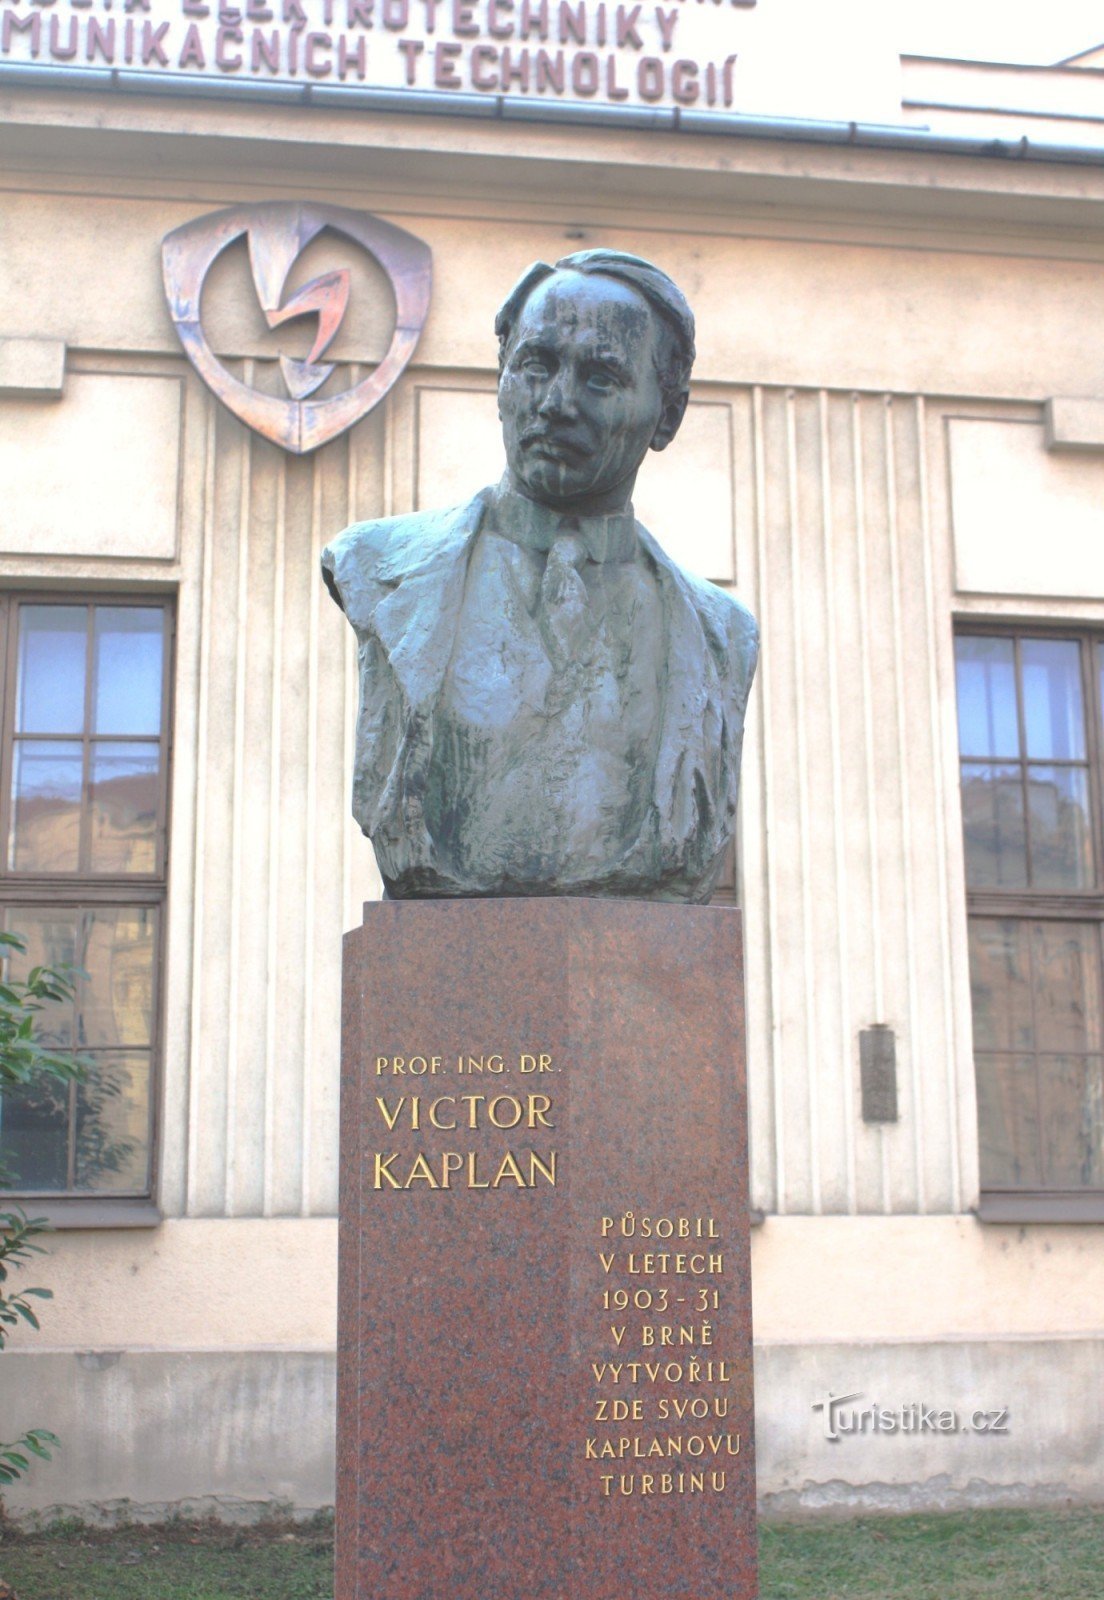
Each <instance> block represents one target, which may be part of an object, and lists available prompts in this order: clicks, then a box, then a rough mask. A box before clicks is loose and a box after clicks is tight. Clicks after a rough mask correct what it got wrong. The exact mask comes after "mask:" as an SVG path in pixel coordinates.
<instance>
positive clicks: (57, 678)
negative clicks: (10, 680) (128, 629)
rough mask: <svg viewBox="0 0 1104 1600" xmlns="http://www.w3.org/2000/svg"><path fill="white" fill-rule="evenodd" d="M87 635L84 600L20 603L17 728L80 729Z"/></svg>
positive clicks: (27, 730)
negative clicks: (73, 603)
mask: <svg viewBox="0 0 1104 1600" xmlns="http://www.w3.org/2000/svg"><path fill="white" fill-rule="evenodd" d="M87 641H88V611H87V608H86V607H85V606H20V608H19V669H18V676H17V684H16V691H15V728H16V732H17V733H77V734H79V733H81V732H83V730H84V671H85V657H86V650H87Z"/></svg>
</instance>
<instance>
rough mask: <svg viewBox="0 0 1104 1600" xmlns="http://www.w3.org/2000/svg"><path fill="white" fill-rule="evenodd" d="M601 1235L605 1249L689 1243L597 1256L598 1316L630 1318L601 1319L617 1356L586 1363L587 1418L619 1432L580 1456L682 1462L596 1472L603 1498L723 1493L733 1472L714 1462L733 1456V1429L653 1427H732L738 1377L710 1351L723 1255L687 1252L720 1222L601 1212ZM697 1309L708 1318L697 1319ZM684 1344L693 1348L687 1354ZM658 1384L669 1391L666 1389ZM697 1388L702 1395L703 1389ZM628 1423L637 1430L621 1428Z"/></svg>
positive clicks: (597, 1437)
mask: <svg viewBox="0 0 1104 1600" xmlns="http://www.w3.org/2000/svg"><path fill="white" fill-rule="evenodd" d="M599 1235H600V1238H601V1240H602V1242H603V1244H606V1245H607V1246H608V1245H609V1244H610V1242H611V1241H621V1240H625V1241H631V1242H632V1244H633V1245H634V1246H636V1245H637V1244H638V1243H639V1241H641V1240H647V1241H649V1242H650V1241H652V1240H663V1241H666V1240H672V1241H677V1242H678V1243H680V1244H683V1245H684V1246H685V1245H687V1244H688V1245H690V1248H689V1249H686V1248H683V1249H676V1250H654V1249H646V1250H640V1249H637V1248H633V1249H629V1250H622V1249H617V1248H605V1249H602V1248H600V1249H599V1250H598V1252H597V1255H598V1260H599V1263H600V1265H601V1268H602V1274H603V1280H604V1282H605V1284H606V1285H607V1286H606V1287H603V1289H602V1291H601V1298H600V1301H599V1306H600V1308H601V1310H602V1311H604V1312H607V1313H608V1312H610V1311H614V1312H620V1313H621V1314H622V1315H624V1316H627V1317H628V1318H630V1319H631V1320H627V1321H624V1322H609V1323H606V1327H607V1328H608V1330H609V1336H610V1338H611V1339H612V1341H613V1345H614V1351H613V1352H611V1354H612V1355H613V1356H614V1359H606V1360H600V1361H592V1362H591V1363H590V1370H591V1376H592V1378H593V1381H594V1384H595V1387H596V1389H597V1390H598V1393H597V1394H596V1395H595V1396H594V1398H593V1400H592V1406H593V1414H592V1417H591V1423H592V1425H595V1424H597V1425H599V1426H600V1425H602V1424H605V1425H606V1426H609V1427H614V1426H616V1427H617V1428H619V1429H620V1430H621V1431H620V1432H617V1433H611V1434H609V1435H607V1436H603V1435H602V1434H601V1433H598V1432H596V1433H593V1434H591V1435H589V1436H588V1437H586V1438H585V1439H584V1440H583V1449H582V1454H583V1459H584V1460H585V1461H596V1462H608V1461H616V1462H618V1463H619V1464H621V1465H624V1464H626V1463H629V1462H640V1461H648V1462H651V1461H654V1460H656V1459H657V1458H659V1459H661V1460H662V1461H664V1462H665V1463H666V1462H669V1461H670V1460H671V1459H672V1458H675V1459H679V1460H680V1461H685V1460H686V1458H689V1462H688V1465H689V1470H665V1471H659V1472H617V1473H612V1472H601V1473H599V1474H598V1475H597V1489H598V1493H599V1494H600V1496H601V1497H603V1498H606V1499H609V1498H614V1497H617V1498H621V1497H624V1498H626V1499H628V1498H630V1497H633V1496H637V1497H645V1496H650V1495H660V1496H666V1495H686V1494H723V1493H724V1492H725V1490H726V1488H727V1487H728V1485H729V1481H730V1470H729V1468H725V1469H724V1470H721V1462H722V1461H729V1462H731V1458H732V1457H735V1456H738V1455H739V1454H740V1449H741V1436H740V1434H739V1433H738V1432H736V1431H735V1430H733V1431H728V1430H727V1429H726V1431H725V1432H723V1433H720V1432H718V1433H714V1432H706V1431H701V1432H698V1431H694V1432H687V1433H681V1432H680V1433H665V1432H660V1431H659V1427H658V1425H659V1424H662V1423H665V1424H668V1425H669V1424H671V1423H672V1422H673V1423H676V1424H678V1423H684V1424H685V1423H689V1424H690V1426H691V1427H693V1426H694V1424H697V1425H698V1426H699V1427H700V1426H701V1424H703V1423H704V1424H705V1425H706V1427H707V1428H708V1426H709V1424H710V1423H711V1422H713V1421H714V1419H717V1420H720V1421H722V1422H728V1424H729V1427H731V1417H730V1413H731V1412H732V1409H733V1398H732V1394H731V1391H730V1388H729V1386H730V1385H731V1384H732V1383H734V1382H736V1381H737V1379H738V1376H739V1373H738V1371H737V1365H736V1363H734V1362H732V1361H730V1360H729V1359H728V1358H727V1357H724V1356H721V1355H719V1354H714V1350H713V1347H714V1345H715V1344H716V1341H717V1338H718V1332H719V1324H718V1323H717V1321H716V1320H715V1319H714V1318H713V1317H711V1316H709V1315H708V1314H709V1313H715V1312H716V1311H718V1310H719V1309H720V1306H721V1292H722V1291H721V1288H720V1286H719V1285H718V1284H717V1283H716V1280H717V1279H718V1278H721V1277H723V1274H724V1251H723V1249H709V1248H707V1249H701V1248H694V1244H695V1243H696V1242H697V1241H699V1240H701V1241H709V1242H710V1244H712V1243H713V1242H718V1243H719V1242H720V1239H721V1230H720V1228H719V1227H718V1225H717V1221H716V1219H715V1218H713V1217H694V1216H679V1215H673V1216H660V1217H653V1216H647V1215H639V1216H638V1215H637V1214H636V1213H635V1212H632V1211H626V1212H624V1213H623V1214H622V1215H621V1216H613V1217H610V1216H606V1217H602V1218H601V1219H600V1224H599ZM620 1275H624V1276H625V1277H628V1278H630V1279H634V1280H637V1281H635V1282H633V1283H632V1284H631V1285H629V1286H626V1287H619V1286H617V1284H616V1279H617V1277H618V1276H620ZM641 1276H644V1277H646V1278H649V1279H651V1280H652V1281H651V1283H650V1284H648V1285H647V1286H645V1285H642V1284H641V1283H640V1282H639V1278H640V1277H641ZM611 1277H612V1278H613V1280H614V1282H613V1284H610V1279H611ZM687 1277H694V1278H705V1279H706V1280H712V1281H706V1282H705V1283H697V1284H693V1285H691V1284H687V1283H680V1282H679V1280H680V1279H685V1278H687ZM657 1280H658V1281H657ZM672 1280H674V1281H672ZM634 1312H642V1313H644V1315H645V1316H646V1317H647V1318H648V1319H649V1320H643V1319H641V1320H640V1321H639V1322H638V1321H637V1320H636V1318H635V1317H634V1316H633V1313H634ZM657 1312H658V1313H659V1314H661V1315H662V1314H664V1313H666V1314H667V1315H668V1316H671V1317H672V1318H673V1319H677V1318H678V1317H679V1316H680V1315H685V1316H686V1318H687V1320H686V1321H678V1320H672V1321H669V1322H655V1321H652V1320H650V1319H651V1318H653V1317H654V1316H655V1315H656V1313H657ZM703 1313H705V1314H706V1316H705V1319H704V1320H699V1319H701V1318H702V1316H703ZM686 1347H689V1350H687V1354H686V1356H685V1357H681V1356H680V1357H679V1358H678V1359H672V1357H673V1356H674V1355H675V1352H676V1351H681V1350H683V1349H686ZM691 1350H692V1351H694V1352H695V1353H694V1354H690V1351H691ZM698 1352H701V1353H700V1354H699V1353H698ZM611 1385H612V1386H614V1387H613V1393H612V1394H611V1393H610V1392H609V1386H611ZM626 1389H627V1390H628V1394H626V1393H625V1390H626ZM665 1389H673V1390H675V1391H676V1392H675V1393H663V1391H664V1390H665ZM702 1389H706V1390H707V1391H708V1392H706V1393H702V1392H701V1391H702ZM634 1390H637V1391H641V1390H642V1391H643V1392H642V1393H641V1392H637V1393H634V1392H633V1391H634ZM688 1390H689V1392H687V1391H688ZM603 1391H604V1392H603ZM633 1423H639V1424H640V1425H641V1426H640V1427H639V1429H634V1430H633V1431H632V1432H628V1431H625V1430H626V1429H627V1428H629V1427H631V1426H632V1424H633ZM707 1467H708V1470H705V1469H706V1468H707ZM699 1468H700V1469H701V1470H697V1469H699Z"/></svg>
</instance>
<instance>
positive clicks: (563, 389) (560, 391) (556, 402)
mask: <svg viewBox="0 0 1104 1600" xmlns="http://www.w3.org/2000/svg"><path fill="white" fill-rule="evenodd" d="M577 409H578V408H577V406H576V403H575V386H574V384H573V383H572V381H571V378H570V376H569V375H568V374H567V373H566V372H564V371H563V370H562V369H561V370H560V371H559V372H557V373H555V374H554V376H553V377H552V378H551V379H550V380H549V383H548V387H547V388H546V389H545V391H544V394H543V395H542V396H541V401H540V405H539V407H538V410H539V411H540V414H541V416H543V417H573V416H574V415H575V413H576V411H577Z"/></svg>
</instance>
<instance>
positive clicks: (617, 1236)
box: [336, 898, 757, 1600]
mask: <svg viewBox="0 0 1104 1600" xmlns="http://www.w3.org/2000/svg"><path fill="white" fill-rule="evenodd" d="M743 1032H744V1030H743V976H742V967H741V939H740V917H739V913H738V912H737V911H735V910H733V909H731V908H727V907H706V906H702V907H695V906H685V905H661V904H653V903H646V902H641V901H611V900H598V899H566V898H555V899H532V900H521V899H517V900H446V901H440V900H438V901H426V902H418V901H399V902H384V903H382V904H373V905H369V906H366V907H365V922H364V926H363V927H361V928H358V929H356V930H355V931H354V932H352V933H350V934H348V935H347V937H346V942H345V967H344V1023H343V1067H342V1112H341V1117H342V1129H341V1162H342V1172H341V1222H340V1255H341V1258H340V1321H339V1393H338V1417H339V1422H338V1429H339V1432H338V1507H337V1517H338V1522H337V1540H338V1554H337V1590H336V1600H523V1597H524V1600H675V1597H684V1600H720V1597H722V1596H723V1597H725V1600H753V1597H754V1596H755V1594H756V1593H757V1589H756V1577H755V1475H754V1453H753V1448H752V1367H751V1311H750V1284H749V1267H748V1198H747V1178H746V1174H747V1124H746V1118H745V1109H744V1061H743Z"/></svg>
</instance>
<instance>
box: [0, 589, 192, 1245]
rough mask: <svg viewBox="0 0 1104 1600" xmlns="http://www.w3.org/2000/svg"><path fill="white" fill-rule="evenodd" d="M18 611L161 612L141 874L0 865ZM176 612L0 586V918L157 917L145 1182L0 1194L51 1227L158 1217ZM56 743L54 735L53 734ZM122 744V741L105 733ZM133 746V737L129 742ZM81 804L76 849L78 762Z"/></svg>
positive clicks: (159, 594)
mask: <svg viewBox="0 0 1104 1600" xmlns="http://www.w3.org/2000/svg"><path fill="white" fill-rule="evenodd" d="M25 605H50V606H67V605H68V606H78V605H79V606H82V607H84V608H85V610H86V611H88V612H91V611H92V610H94V608H95V607H97V606H103V607H113V608H121V607H133V608H135V609H142V608H144V609H147V610H148V609H151V608H156V609H157V610H159V611H160V612H161V613H162V618H163V623H162V629H163V631H162V639H163V642H164V648H163V651H162V661H161V721H160V726H159V729H158V734H157V738H158V748H159V750H160V752H161V762H160V772H159V775H158V796H157V804H158V824H157V834H156V846H155V861H156V870H155V871H153V872H148V873H140V872H134V873H129V874H128V873H120V872H115V873H104V872H92V871H83V872H82V871H81V870H80V865H79V862H78V867H77V870H75V871H72V872H46V871H42V870H36V871H30V872H28V871H19V870H16V869H13V868H10V867H8V866H7V851H8V841H9V836H10V835H9V829H10V826H11V818H12V806H13V800H12V775H13V768H14V761H15V746H16V734H15V721H16V688H17V679H18V647H19V627H18V616H19V607H20V606H25ZM87 639H88V645H87V648H88V651H89V653H90V652H91V650H92V648H93V630H92V627H91V623H89V624H88V626H87ZM176 642H177V608H176V595H175V593H174V592H170V591H165V590H161V589H159V590H156V591H152V592H151V591H147V590H144V589H143V590H135V589H124V590H115V589H113V588H104V589H102V590H101V589H100V588H99V587H97V588H95V589H80V590H74V589H69V588H60V587H59V588H39V587H35V588H27V589H23V588H11V587H4V588H0V914H3V913H5V912H8V911H9V909H10V908H12V907H22V906H35V907H37V906H56V907H58V908H59V909H60V908H62V907H67V906H68V907H72V906H75V907H79V908H85V907H100V906H117V907H119V908H126V907H151V908H155V909H156V911H157V913H158V915H157V933H156V950H155V954H154V963H153V1001H152V1016H151V1022H150V1045H149V1062H150V1084H149V1122H148V1137H149V1176H148V1184H147V1187H146V1189H145V1190H144V1191H143V1192H141V1193H129V1194H128V1193H123V1194H88V1193H75V1192H73V1191H68V1192H63V1193H58V1192H57V1191H56V1190H54V1191H43V1190H34V1189H18V1188H13V1189H2V1190H0V1206H3V1205H5V1204H7V1203H9V1202H11V1203H12V1204H15V1205H19V1206H22V1207H23V1209H24V1210H28V1211H33V1213H34V1215H35V1216H38V1217H44V1218H45V1219H46V1220H47V1221H48V1222H50V1223H51V1224H52V1225H53V1226H54V1227H56V1228H63V1229H68V1228H99V1227H150V1226H155V1225H156V1224H157V1223H159V1222H160V1221H161V1216H162V1213H161V1209H160V1206H159V1204H158V1200H157V1196H158V1192H159V1186H160V1165H161V1148H160V1146H161V1141H160V1138H159V1132H160V1127H161V1111H162V1102H163V1093H164V1085H163V1077H164V1074H163V1062H164V1045H165V980H166V954H167V945H168V895H169V838H170V826H171V808H172V765H173V709H174V707H173V686H174V683H175V677H176V670H175V669H176ZM91 693H92V675H91V673H90V672H86V680H85V697H86V698H85V713H84V728H83V730H82V734H81V743H82V748H83V751H84V752H85V756H86V757H87V749H88V745H89V743H90V741H91V739H92V730H91V727H90V725H89V704H90V698H91ZM58 737H59V739H60V737H61V736H60V735H59V736H58ZM112 738H115V739H117V742H120V743H123V742H126V737H125V736H124V735H118V736H110V735H109V736H107V739H108V742H111V740H112ZM131 742H133V740H132V741H131ZM83 773H84V776H83V779H82V790H81V801H82V808H83V816H82V822H81V849H82V853H83V851H84V849H85V842H86V829H87V817H88V815H89V811H88V786H89V764H88V761H87V759H85V760H84V765H83Z"/></svg>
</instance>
